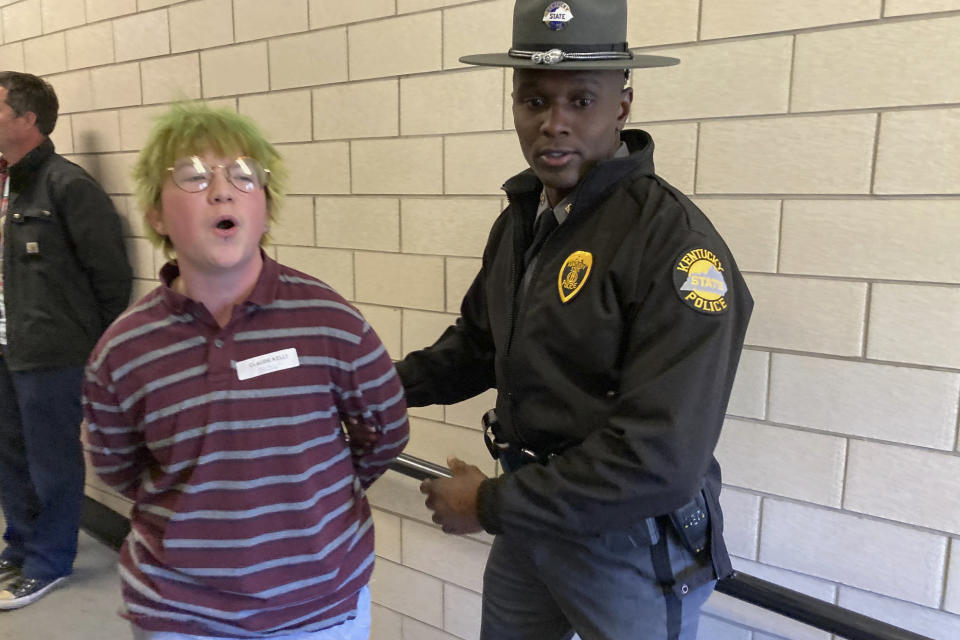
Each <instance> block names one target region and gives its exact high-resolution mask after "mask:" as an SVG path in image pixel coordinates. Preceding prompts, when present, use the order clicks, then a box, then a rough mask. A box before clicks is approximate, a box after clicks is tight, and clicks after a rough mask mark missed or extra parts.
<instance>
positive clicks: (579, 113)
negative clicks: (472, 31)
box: [398, 0, 753, 640]
mask: <svg viewBox="0 0 960 640" xmlns="http://www.w3.org/2000/svg"><path fill="white" fill-rule="evenodd" d="M626 17H627V16H626V0H567V1H566V2H550V1H549V0H517V2H516V4H515V7H514V21H513V45H512V47H511V49H510V50H509V52H507V53H505V54H486V55H474V56H467V57H464V58H461V61H463V62H467V63H470V64H477V65H488V66H500V67H512V68H513V116H514V124H515V125H516V130H517V136H518V138H519V141H520V147H521V149H522V151H523V154H524V156H525V157H526V160H527V162H528V163H529V165H530V168H529V169H528V170H526V171H524V172H523V173H520V174H518V175H516V176H513V177H512V178H510V179H509V180H508V181H507V182H506V183H505V184H504V185H503V188H504V190H505V191H506V193H507V197H508V202H509V205H508V207H507V208H506V210H505V211H504V212H503V213H502V214H501V216H500V217H499V218H498V219H497V221H496V222H495V223H494V225H493V228H492V230H491V232H490V236H489V239H488V242H487V246H486V248H485V250H484V254H483V261H482V266H481V269H480V272H479V273H478V274H477V276H476V279H475V280H474V282H473V284H472V285H471V287H470V289H469V291H468V292H467V294H466V296H465V298H464V300H463V303H462V306H461V315H460V318H459V319H458V320H457V322H456V324H455V325H453V326H451V327H450V328H448V329H447V330H446V331H445V332H444V333H443V335H442V336H441V337H440V338H439V339H438V340H437V342H436V343H435V344H434V345H433V346H431V347H429V348H427V349H423V350H421V351H416V352H413V353H411V354H410V355H408V356H407V357H406V358H404V360H403V361H401V362H400V363H399V364H398V369H399V371H400V375H401V378H402V379H403V382H404V386H405V388H406V391H407V396H408V402H409V404H410V405H412V406H420V405H426V404H433V403H440V404H449V403H455V402H459V401H461V400H464V399H466V398H469V397H471V396H474V395H476V394H478V393H480V392H482V391H484V390H485V389H488V388H491V387H495V388H496V389H497V392H498V393H497V403H496V409H495V411H492V412H490V413H488V414H487V416H486V417H485V420H484V422H485V426H486V437H487V440H488V446H489V448H490V450H491V453H492V454H493V455H494V457H497V458H498V459H499V461H500V464H501V466H502V468H503V469H504V472H505V473H503V474H502V475H500V476H499V477H497V478H488V477H486V476H485V475H484V474H483V473H481V472H480V470H479V469H477V468H476V467H474V466H470V465H466V464H464V463H463V462H461V461H460V460H457V459H455V458H451V459H450V460H449V464H450V467H451V470H452V472H453V478H451V479H443V480H434V481H426V482H424V483H423V485H422V486H421V491H422V492H423V493H425V494H426V495H427V498H426V504H427V506H428V507H429V508H430V509H432V510H433V512H434V515H433V519H434V522H436V523H438V524H440V525H442V527H443V530H444V531H446V532H448V533H458V534H460V533H470V532H475V531H479V530H481V529H483V530H486V531H487V532H489V533H492V534H495V536H496V537H495V538H494V542H493V546H492V548H491V551H490V556H489V558H488V561H487V566H486V571H485V575H484V589H483V616H482V625H481V627H482V630H481V638H482V639H483V640H554V639H560V638H569V637H570V636H572V634H573V633H574V631H576V632H579V634H580V635H581V636H582V637H583V638H585V639H606V640H625V639H627V638H629V639H631V640H636V639H642V640H666V639H681V640H692V639H693V638H694V637H695V636H696V628H697V621H698V618H699V613H700V608H701V606H702V604H703V602H704V601H705V600H706V599H707V597H708V596H709V594H710V593H711V592H712V590H713V588H714V585H715V583H716V580H717V579H718V578H722V577H725V576H727V575H728V574H730V573H731V571H732V569H731V565H730V559H729V557H728V555H727V551H726V547H725V546H724V542H723V535H722V516H721V513H720V505H719V502H718V497H719V492H720V469H719V465H718V464H717V461H716V459H715V458H714V456H713V451H714V448H715V446H716V443H717V439H718V437H719V434H720V428H721V425H722V423H723V419H724V413H725V410H726V406H727V400H728V397H729V394H730V388H731V385H732V384H733V379H734V374H735V372H736V368H737V362H738V359H739V356H740V351H741V348H742V346H743V339H744V334H745V332H746V328H747V321H748V319H749V316H750V311H751V309H752V306H753V302H752V299H751V297H750V294H749V292H748V291H747V288H746V286H745V284H744V281H743V278H742V277H741V275H740V273H739V271H738V270H737V266H736V263H735V262H734V260H733V257H732V256H731V254H730V251H729V249H728V248H727V246H726V245H725V244H724V242H723V240H722V239H721V238H720V236H719V235H718V234H717V232H716V230H715V229H714V228H713V226H712V225H711V224H710V222H709V221H708V220H707V218H706V217H705V216H704V214H703V213H702V212H701V211H700V210H699V209H697V207H695V206H694V205H693V204H692V203H691V202H690V201H689V200H688V199H687V198H686V197H684V195H683V194H681V193H680V192H679V191H677V190H676V189H675V188H674V187H672V186H671V185H670V184H668V183H667V182H666V181H665V180H663V179H662V178H661V177H659V176H658V175H656V173H655V172H654V165H653V141H652V139H651V137H650V135H649V134H647V133H646V132H644V131H640V130H631V131H624V130H623V128H624V125H625V124H626V122H627V120H628V116H629V113H630V108H631V104H632V100H633V91H632V89H630V88H628V87H625V70H628V69H631V68H638V67H653V66H665V65H670V64H675V63H676V62H677V60H676V59H673V58H665V57H659V56H641V55H634V54H632V53H631V52H630V50H629V48H628V46H627V43H626Z"/></svg>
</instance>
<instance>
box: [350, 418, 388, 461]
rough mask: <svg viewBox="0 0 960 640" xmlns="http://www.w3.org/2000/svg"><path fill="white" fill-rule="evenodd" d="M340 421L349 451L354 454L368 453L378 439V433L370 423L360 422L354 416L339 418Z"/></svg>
mask: <svg viewBox="0 0 960 640" xmlns="http://www.w3.org/2000/svg"><path fill="white" fill-rule="evenodd" d="M341 421H342V423H343V429H344V431H345V432H346V434H347V442H348V443H349V444H350V453H351V454H353V455H354V456H362V455H364V454H366V453H369V452H370V450H371V449H373V447H374V445H376V444H377V442H379V441H380V433H379V432H378V431H377V429H376V427H374V426H373V425H372V424H367V423H365V422H362V421H361V420H360V419H359V418H357V417H355V416H347V417H346V418H341Z"/></svg>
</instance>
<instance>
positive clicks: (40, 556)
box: [0, 356, 84, 579]
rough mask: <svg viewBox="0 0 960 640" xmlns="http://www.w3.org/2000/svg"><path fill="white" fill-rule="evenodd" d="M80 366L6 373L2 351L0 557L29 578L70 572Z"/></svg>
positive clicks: (76, 504) (78, 464)
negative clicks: (2, 523)
mask: <svg viewBox="0 0 960 640" xmlns="http://www.w3.org/2000/svg"><path fill="white" fill-rule="evenodd" d="M82 383H83V367H62V368H56V369H38V370H34V371H10V370H9V369H8V368H7V363H6V359H5V358H3V357H2V356H0V506H2V507H3V517H4V518H5V519H6V525H7V528H6V531H5V532H4V534H3V539H4V541H5V542H6V543H7V546H6V548H4V549H3V551H2V552H0V558H3V559H4V560H10V561H11V562H14V563H17V564H19V565H22V572H23V575H24V576H26V577H28V578H40V579H51V578H59V577H61V576H65V575H68V574H69V573H70V572H71V571H72V570H73V561H74V558H75V557H76V555H77V530H78V529H79V525H80V511H81V508H82V505H83V484H84V463H83V448H82V446H81V444H80V422H81V420H82V412H81V409H80V397H81V393H82Z"/></svg>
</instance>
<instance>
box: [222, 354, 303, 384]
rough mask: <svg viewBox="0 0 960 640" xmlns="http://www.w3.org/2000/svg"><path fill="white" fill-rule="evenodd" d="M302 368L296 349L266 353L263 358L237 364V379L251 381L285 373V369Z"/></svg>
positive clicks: (258, 357) (250, 359)
mask: <svg viewBox="0 0 960 640" xmlns="http://www.w3.org/2000/svg"><path fill="white" fill-rule="evenodd" d="M299 366H300V359H299V358H298V357H297V350H296V349H283V350H282V351H274V352H273V353H265V354H263V355H262V356H255V357H253V358H247V359H246V360H241V361H240V362H238V363H237V377H238V378H239V379H241V380H249V379H250V378H256V377H257V376H262V375H265V374H267V373H273V372H274V371H283V370H284V369H293V368H294V367H299Z"/></svg>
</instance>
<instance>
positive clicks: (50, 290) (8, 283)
mask: <svg viewBox="0 0 960 640" xmlns="http://www.w3.org/2000/svg"><path fill="white" fill-rule="evenodd" d="M9 180H10V200H9V205H8V207H7V215H6V217H5V220H4V225H3V234H4V251H3V294H4V307H5V315H6V319H7V344H6V345H5V346H4V347H3V357H4V358H5V360H6V364H7V366H8V367H9V368H10V369H11V370H14V371H21V370H30V369H41V368H48V367H64V366H76V365H83V364H84V363H85V362H86V359H87V356H88V355H89V354H90V351H91V350H92V349H93V346H94V345H95V344H96V342H97V340H98V339H99V338H100V334H101V333H103V331H104V330H105V329H106V328H107V327H108V326H109V325H110V323H111V322H113V320H114V319H115V318H116V317H117V316H118V315H120V313H121V312H122V311H123V310H124V309H125V308H126V307H127V304H128V302H129V300H130V291H131V288H132V285H133V276H132V274H131V269H130V263H129V262H128V260H127V252H126V248H125V246H124V242H123V234H122V230H121V223H120V217H119V216H118V215H117V212H116V209H115V208H114V206H113V202H111V200H110V198H109V197H108V196H107V194H106V193H104V191H103V189H102V188H101V187H100V185H99V184H97V182H96V181H95V180H94V179H93V178H92V177H91V176H90V175H89V174H88V173H87V172H86V171H84V170H83V169H82V168H80V167H79V166H78V165H76V164H74V163H72V162H70V161H69V160H66V159H65V158H63V157H61V156H60V155H58V154H56V153H55V152H54V147H53V143H52V142H51V141H50V140H49V139H47V140H45V141H44V142H43V143H42V144H41V145H40V146H38V147H37V148H35V149H33V150H32V151H30V152H29V153H28V154H27V155H25V156H24V157H23V158H22V159H21V160H20V161H19V162H17V163H16V164H14V165H11V166H10V168H9Z"/></svg>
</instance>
